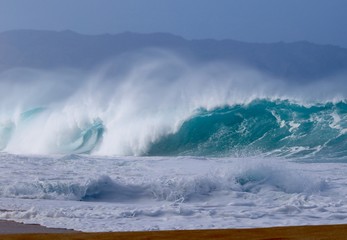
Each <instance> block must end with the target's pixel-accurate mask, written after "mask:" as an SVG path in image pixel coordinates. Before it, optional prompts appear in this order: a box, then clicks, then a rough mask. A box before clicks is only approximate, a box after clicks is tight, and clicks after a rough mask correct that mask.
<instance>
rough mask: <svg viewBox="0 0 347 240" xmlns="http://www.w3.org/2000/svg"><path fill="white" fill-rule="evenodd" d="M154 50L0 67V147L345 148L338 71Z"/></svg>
mask: <svg viewBox="0 0 347 240" xmlns="http://www.w3.org/2000/svg"><path fill="white" fill-rule="evenodd" d="M152 55H156V56H154V57H153V56H152V58H151V59H148V58H143V57H142V58H141V57H137V58H132V59H131V61H130V60H129V59H125V60H124V59H123V61H116V62H115V63H113V64H110V65H108V66H106V67H104V68H100V69H98V70H95V71H94V72H93V73H76V72H73V71H66V72H64V71H62V72H60V73H54V72H44V71H38V70H32V69H29V70H28V69H20V70H18V69H17V70H11V71H9V72H6V73H2V74H1V75H0V80H1V81H0V94H1V101H0V151H3V152H9V153H16V154H17V153H23V154H80V153H84V154H97V155H123V156H124V155H128V156H134V155H135V156H143V155H146V156H156V155H170V156H180V155H192V156H218V157H221V156H222V157H224V156H244V155H247V156H250V155H257V154H260V153H261V154H265V155H275V156H284V157H310V156H313V157H316V156H324V157H326V158H330V157H331V158H339V157H346V156H347V104H346V93H347V89H346V84H345V80H344V78H343V77H336V78H332V79H329V81H323V80H317V81H316V82H312V81H310V82H309V83H302V84H298V83H295V84H293V83H290V82H287V81H285V80H281V79H273V78H271V77H269V76H266V75H264V74H261V73H259V72H256V71H253V70H251V69H246V68H242V67H235V66H234V67H232V66H230V65H223V64H217V63H215V64H210V65H197V64H194V63H188V62H186V61H183V60H182V59H180V58H178V57H177V56H175V55H172V54H169V53H166V52H164V53H163V52H159V53H158V52H156V53H155V54H152ZM125 63H127V64H128V65H126V64H125ZM311 92H314V94H311Z"/></svg>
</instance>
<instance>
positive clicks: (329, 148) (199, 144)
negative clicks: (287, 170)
mask: <svg viewBox="0 0 347 240" xmlns="http://www.w3.org/2000/svg"><path fill="white" fill-rule="evenodd" d="M259 153H261V154H268V155H276V156H284V157H296V158H297V157H310V156H312V157H318V156H322V157H324V158H336V157H346V156H347V104H346V103H345V102H339V103H325V104H317V105H311V106H303V105H299V104H295V103H291V102H289V101H282V100H278V101H270V100H255V101H252V102H251V103H249V104H245V105H235V106H223V107H218V108H215V109H213V110H206V109H199V110H198V111H197V112H196V114H195V115H193V116H192V117H191V118H190V119H188V120H186V121H185V122H183V124H182V125H181V127H180V128H179V130H178V131H177V132H175V133H172V134H169V135H166V136H164V137H162V138H160V139H158V140H157V141H156V142H155V143H153V144H152V145H151V146H150V148H149V150H148V152H147V155H174V156H175V155H197V156H218V157H220V156H240V155H254V154H259Z"/></svg>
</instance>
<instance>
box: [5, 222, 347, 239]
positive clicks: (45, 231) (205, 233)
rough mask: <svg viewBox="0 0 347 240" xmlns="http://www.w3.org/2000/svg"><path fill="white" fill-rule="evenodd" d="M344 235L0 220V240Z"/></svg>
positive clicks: (331, 229)
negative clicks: (82, 228) (92, 228)
mask: <svg viewBox="0 0 347 240" xmlns="http://www.w3.org/2000/svg"><path fill="white" fill-rule="evenodd" d="M346 236H347V224H341V225H340V224H339V225H314V226H286V227H269V228H251V229H211V230H169V231H146V232H144V231H141V232H100V233H99V232H98V233H86V232H78V231H74V230H69V229H60V228H47V227H44V226H41V225H37V224H23V223H17V222H13V221H6V220H0V239H2V240H17V239H28V240H30V239H42V240H45V239H59V240H65V239H76V240H77V239H96V240H108V239H110V240H111V239H119V240H123V239H124V240H125V239H134V240H144V239H157V240H164V239H175V240H180V239H182V240H183V239H190V240H195V239H196V240H197V239H220V240H223V239H235V240H274V239H277V240H279V239H292V240H299V239H300V240H305V239H307V240H308V239H315V240H323V239H334V240H340V239H341V240H343V239H346Z"/></svg>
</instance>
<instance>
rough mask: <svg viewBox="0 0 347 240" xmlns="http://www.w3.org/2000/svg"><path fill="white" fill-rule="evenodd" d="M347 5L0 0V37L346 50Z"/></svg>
mask: <svg viewBox="0 0 347 240" xmlns="http://www.w3.org/2000/svg"><path fill="white" fill-rule="evenodd" d="M346 12H347V0H0V32H3V31H7V30H14V29H37V30H57V31H61V30H72V31H76V32H79V33H84V34H103V33H111V34H115V33H120V32H124V31H131V32H140V33H150V32H168V33H172V34H176V35H180V36H183V37H185V38H187V39H201V38H215V39H225V38H230V39H235V40H241V41H247V42H279V41H284V42H293V41H301V40H306V41H310V42H315V43H320V44H334V45H339V46H342V47H347V13H346Z"/></svg>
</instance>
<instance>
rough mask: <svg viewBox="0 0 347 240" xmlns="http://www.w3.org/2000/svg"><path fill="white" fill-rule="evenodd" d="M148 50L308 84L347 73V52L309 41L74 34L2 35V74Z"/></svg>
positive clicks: (85, 64) (85, 65)
mask: <svg viewBox="0 0 347 240" xmlns="http://www.w3.org/2000/svg"><path fill="white" fill-rule="evenodd" d="M147 48H160V49H166V50H170V51H173V52H176V53H178V54H182V55H184V56H190V57H192V58H193V59H194V60H196V61H199V62H213V61H223V62H229V63H237V64H240V65H245V66H249V67H251V68H254V69H257V70H259V71H263V72H265V73H268V74H271V75H274V76H276V77H280V78H290V79H298V80H300V79H304V80H308V79H317V78H323V77H327V76H330V75H334V74H338V73H341V72H347V49H345V48H342V47H339V46H333V45H320V44H315V43H310V42H307V41H297V42H291V43H286V42H276V43H249V42H241V41H237V40H232V39H222V40H215V39H192V40H187V39H185V38H183V37H181V36H177V35H173V34H170V33H160V32H156V33H134V32H123V33H118V34H100V35H86V34H80V33H76V32H73V31H71V30H64V31H47V30H45V31H43V30H12V31H6V32H2V33H0V71H5V70H8V69H12V68H16V67H28V68H38V69H59V68H77V69H90V68H92V67H94V66H97V65H98V64H100V63H102V62H104V61H107V60H108V59H112V58H114V57H117V56H120V55H121V54H124V53H130V52H137V51H140V50H143V49H147Z"/></svg>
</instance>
